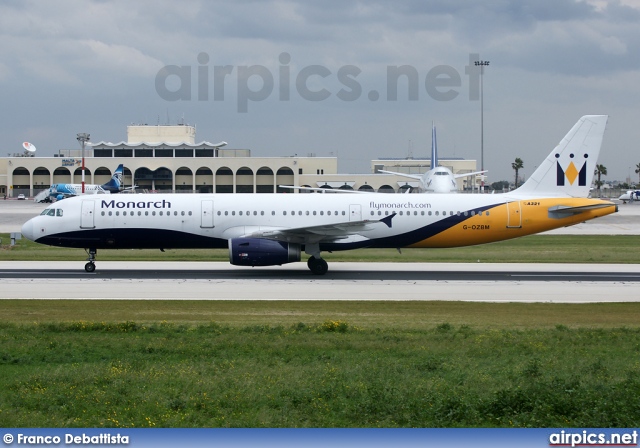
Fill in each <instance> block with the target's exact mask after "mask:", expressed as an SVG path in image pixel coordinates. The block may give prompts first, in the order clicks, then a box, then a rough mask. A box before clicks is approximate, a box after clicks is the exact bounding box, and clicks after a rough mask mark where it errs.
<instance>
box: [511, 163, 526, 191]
mask: <svg viewBox="0 0 640 448" xmlns="http://www.w3.org/2000/svg"><path fill="white" fill-rule="evenodd" d="M523 167H524V164H523V163H522V159H521V158H519V157H516V161H515V162H513V163H512V164H511V168H513V169H514V170H515V171H516V188H518V171H520V170H521V169H522V168H523Z"/></svg>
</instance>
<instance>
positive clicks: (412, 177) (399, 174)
mask: <svg viewBox="0 0 640 448" xmlns="http://www.w3.org/2000/svg"><path fill="white" fill-rule="evenodd" d="M378 173H384V174H395V175H397V176H402V177H408V178H410V179H418V180H422V176H419V175H417V174H407V173H396V172H395V171H385V170H378Z"/></svg>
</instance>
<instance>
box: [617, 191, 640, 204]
mask: <svg viewBox="0 0 640 448" xmlns="http://www.w3.org/2000/svg"><path fill="white" fill-rule="evenodd" d="M618 200H619V201H622V203H623V204H626V203H627V201H630V202H633V201H638V200H640V190H627V192H626V193H623V194H621V195H620V197H619V198H618Z"/></svg>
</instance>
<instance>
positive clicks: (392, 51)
mask: <svg viewBox="0 0 640 448" xmlns="http://www.w3.org/2000/svg"><path fill="white" fill-rule="evenodd" d="M0 33H1V35H2V45H1V46H0V86H1V92H2V93H1V95H2V106H3V107H2V108H1V111H0V114H1V115H2V119H1V120H0V132H1V135H2V146H3V147H2V150H3V153H4V154H2V156H6V155H8V154H9V153H13V152H17V151H20V148H21V143H22V142H23V141H30V142H31V143H33V144H35V145H36V146H37V147H38V155H40V156H52V155H53V153H54V152H56V151H57V150H58V149H61V148H77V147H78V144H77V141H76V139H75V137H76V133H78V132H88V133H90V134H91V139H92V141H94V142H98V141H103V140H104V141H110V142H119V141H122V140H126V126H127V125H128V124H131V123H147V124H158V123H159V124H166V123H167V122H169V123H172V124H175V123H177V121H178V120H181V119H183V117H184V121H185V122H187V123H189V124H192V125H196V127H197V135H196V140H197V141H203V140H204V141H210V142H218V141H220V140H225V141H227V142H229V147H231V148H250V149H251V150H252V154H253V155H254V156H286V155H294V154H297V155H300V156H306V155H309V154H315V155H317V156H337V157H338V159H339V169H340V171H341V172H357V173H364V172H369V170H370V163H369V162H370V160H371V159H375V158H378V157H406V156H407V155H408V154H409V153H410V152H411V153H412V154H413V156H414V157H427V156H428V154H429V148H430V144H431V122H432V121H434V122H435V124H436V126H437V128H438V142H439V151H440V155H441V156H442V157H447V156H456V157H465V158H470V159H476V160H478V166H479V165H480V162H479V160H480V101H479V100H478V87H479V86H478V84H479V82H478V81H479V77H478V72H477V68H476V67H475V66H474V65H473V64H470V61H473V60H476V59H481V60H486V61H490V65H489V66H488V67H487V68H486V69H485V72H484V76H483V86H484V90H483V91H484V166H485V168H486V169H489V178H490V181H496V180H502V179H509V180H510V179H512V178H513V170H512V169H511V162H513V160H514V159H515V158H516V157H520V158H522V159H523V161H524V174H525V176H528V175H530V174H531V173H532V172H533V170H534V168H535V167H536V166H537V165H538V164H539V163H540V161H541V160H542V159H543V158H544V157H545V156H546V155H547V154H548V153H549V152H550V150H551V149H552V148H553V147H554V146H555V145H556V144H557V143H558V142H559V141H560V139H561V138H562V137H563V136H564V134H565V133H566V132H567V131H568V130H569V129H570V128H571V126H572V125H573V124H574V123H575V122H576V121H577V120H578V118H579V117H581V116H582V115H586V114H608V115H609V116H610V118H609V123H608V126H607V133H606V134H605V139H604V145H603V151H602V153H601V155H600V163H602V164H604V165H605V166H606V167H607V168H608V171H609V175H608V176H607V177H606V179H609V180H614V179H617V180H625V179H626V178H627V177H628V176H629V173H631V176H632V178H633V179H635V180H638V175H637V174H635V173H634V171H635V169H636V165H637V164H640V151H639V150H638V142H639V141H640V113H639V112H640V0H617V1H611V2H606V1H596V0H593V1H592V0H586V1H574V0H486V1H482V2H479V1H478V2H472V1H464V0H433V1H418V0H405V1H403V0H396V1H366V2H364V1H363V2H350V1H344V0H335V1H333V0H327V1H321V2H320V1H275V0H273V1H242V0H240V1H233V2H232V1H229V2H223V1H205V0H203V1H181V2H175V1H150V0H149V1H135V2H131V1H80V0H77V1H76V0H61V1H57V2H46V1H19V0H14V1H12V0H9V1H5V2H2V4H0Z"/></svg>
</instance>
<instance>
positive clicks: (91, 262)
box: [84, 248, 98, 272]
mask: <svg viewBox="0 0 640 448" xmlns="http://www.w3.org/2000/svg"><path fill="white" fill-rule="evenodd" d="M85 251H86V252H87V254H88V255H89V258H87V260H88V261H89V262H88V263H87V264H85V265H84V270H85V271H87V272H93V271H95V270H96V263H95V261H96V254H97V253H98V250H97V249H93V248H89V249H85Z"/></svg>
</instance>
